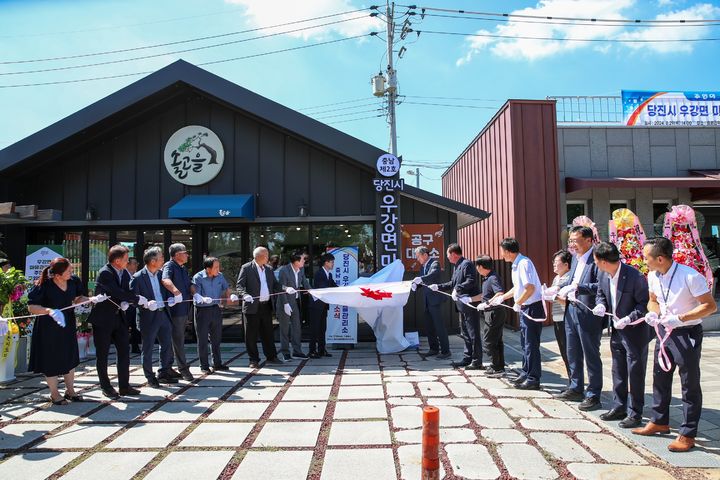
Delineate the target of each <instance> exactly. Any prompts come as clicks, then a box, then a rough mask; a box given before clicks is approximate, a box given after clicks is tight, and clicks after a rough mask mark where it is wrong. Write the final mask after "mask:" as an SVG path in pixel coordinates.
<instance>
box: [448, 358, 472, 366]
mask: <svg viewBox="0 0 720 480" xmlns="http://www.w3.org/2000/svg"><path fill="white" fill-rule="evenodd" d="M471 363H472V361H471V360H466V359H463V360H462V361H461V362H452V363H451V364H450V365H452V366H453V368H465V367H467V366H468V365H470V364H471Z"/></svg>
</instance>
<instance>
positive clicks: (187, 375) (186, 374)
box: [182, 372, 195, 382]
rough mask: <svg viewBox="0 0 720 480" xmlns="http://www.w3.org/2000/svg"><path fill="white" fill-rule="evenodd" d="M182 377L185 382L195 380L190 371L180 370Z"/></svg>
mask: <svg viewBox="0 0 720 480" xmlns="http://www.w3.org/2000/svg"><path fill="white" fill-rule="evenodd" d="M182 379H183V380H185V381H186V382H192V381H193V380H195V377H193V374H192V373H190V372H182Z"/></svg>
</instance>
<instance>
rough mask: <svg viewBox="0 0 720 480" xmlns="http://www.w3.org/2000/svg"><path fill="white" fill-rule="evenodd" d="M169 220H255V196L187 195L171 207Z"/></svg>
mask: <svg viewBox="0 0 720 480" xmlns="http://www.w3.org/2000/svg"><path fill="white" fill-rule="evenodd" d="M168 218H246V219H248V220H254V219H255V195H252V194H246V195H187V196H185V197H184V198H183V199H182V200H180V201H179V202H177V203H176V204H175V205H173V206H172V207H170V210H169V211H168Z"/></svg>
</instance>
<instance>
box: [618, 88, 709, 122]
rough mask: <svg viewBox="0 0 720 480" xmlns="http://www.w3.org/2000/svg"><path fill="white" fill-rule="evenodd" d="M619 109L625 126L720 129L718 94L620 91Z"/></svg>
mask: <svg viewBox="0 0 720 480" xmlns="http://www.w3.org/2000/svg"><path fill="white" fill-rule="evenodd" d="M622 105H623V116H624V118H625V124H626V125H628V126H636V127H651V126H656V127H717V126H720V92H693V91H691V92H655V91H638V90H623V91H622Z"/></svg>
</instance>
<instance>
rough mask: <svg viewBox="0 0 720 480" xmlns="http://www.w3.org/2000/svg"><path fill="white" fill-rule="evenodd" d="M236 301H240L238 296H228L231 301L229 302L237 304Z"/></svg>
mask: <svg viewBox="0 0 720 480" xmlns="http://www.w3.org/2000/svg"><path fill="white" fill-rule="evenodd" d="M238 300H240V299H239V298H238V296H237V295H235V294H234V293H233V294H232V295H230V301H231V302H237V301H238Z"/></svg>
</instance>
